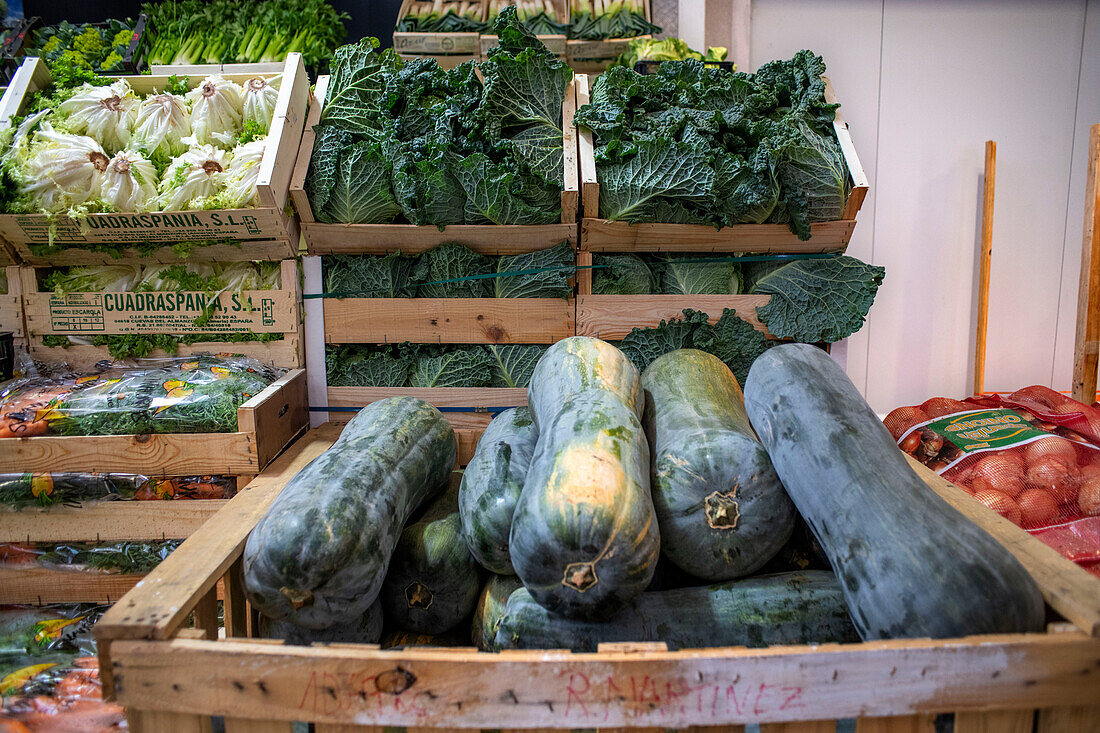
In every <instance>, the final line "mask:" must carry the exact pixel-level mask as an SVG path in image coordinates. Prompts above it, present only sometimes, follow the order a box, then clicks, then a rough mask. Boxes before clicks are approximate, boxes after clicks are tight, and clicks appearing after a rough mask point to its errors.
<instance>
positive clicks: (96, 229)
mask: <svg viewBox="0 0 1100 733" xmlns="http://www.w3.org/2000/svg"><path fill="white" fill-rule="evenodd" d="M42 63H43V62H42V61H41V60H39V59H33V58H28V59H27V61H26V62H24V66H25V67H27V66H29V67H30V68H29V70H28V71H27V72H26V73H25V74H21V75H20V74H17V77H16V79H15V80H13V84H12V86H10V87H9V88H8V91H7V92H6V94H5V97H4V102H3V108H4V109H3V112H2V114H0V119H2V120H6V121H7V122H8V124H9V125H11V126H12V127H13V129H14V132H13V134H12V140H11V143H10V145H9V146H8V147H7V149H6V151H5V153H4V155H3V170H4V173H5V178H6V180H7V182H8V185H7V186H5V187H4V200H3V204H4V205H3V211H4V213H3V214H2V215H0V232H2V234H3V236H4V238H5V239H6V240H7V241H8V242H9V243H11V244H12V245H13V246H14V247H15V248H16V249H17V250H18V252H19V254H20V256H21V257H22V258H23V259H24V260H26V261H29V262H34V258H41V259H39V260H38V262H37V263H36V264H77V263H78V262H72V261H69V262H66V261H65V259H64V256H65V253H67V252H68V251H69V250H70V249H74V248H75V249H78V250H88V249H91V250H97V249H99V250H102V249H105V248H104V247H103V246H102V245H108V246H107V247H106V249H107V250H109V251H111V252H112V253H114V252H117V251H118V250H120V249H121V250H123V252H127V253H128V252H129V251H130V250H131V249H132V250H136V254H144V255H146V256H148V255H149V254H151V253H154V252H155V253H156V254H157V256H158V257H160V258H161V261H165V260H166V259H178V258H179V254H178V253H174V252H172V250H171V249H170V248H169V247H168V246H166V243H169V244H170V243H179V242H185V241H201V242H207V243H211V244H213V245H214V246H213V247H211V248H209V249H206V248H203V249H202V250H200V251H202V252H203V255H207V256H211V257H216V258H218V259H221V260H226V259H238V260H241V259H244V260H256V259H265V258H280V257H285V256H290V255H293V254H294V253H295V252H296V244H297V223H296V221H295V220H294V217H293V216H288V215H287V214H286V213H285V212H284V211H283V208H284V204H285V202H286V197H287V188H286V187H287V185H288V181H289V177H290V169H291V167H292V166H293V162H294V161H293V154H290V155H288V154H287V152H286V151H287V150H288V149H289V150H294V148H295V146H296V145H297V143H298V141H299V140H300V138H301V126H302V124H303V121H304V118H305V113H306V108H307V106H308V102H309V84H308V80H307V78H306V74H305V70H304V66H303V64H302V58H301V55H300V54H296V53H295V54H291V55H290V56H289V57H288V59H287V61H286V64H285V65H284V67H283V72H282V74H278V75H268V76H263V77H260V76H255V75H247V74H229V75H225V76H221V75H212V76H208V77H206V78H205V79H204V78H201V77H195V78H191V77H185V78H183V79H180V78H176V77H174V76H154V75H142V76H128V77H119V78H110V77H95V78H88V77H87V76H85V77H76V78H72V77H64V78H57V79H54V78H53V77H52V75H51V74H50V72H49V71H47V70H45V68H44V67H43V66H41V64H42ZM16 81H18V82H19V83H18V84H16V83H15V82H16ZM21 115H23V117H21ZM225 239H238V240H243V241H244V242H245V244H244V245H242V246H240V247H233V246H231V245H230V246H226V245H224V244H219V243H220V241H221V240H225ZM57 245H65V246H64V247H63V248H58V247H57ZM59 249H60V251H58V250H59ZM187 249H188V250H193V249H197V248H194V247H188V248H187ZM233 250H236V253H235V255H234V254H233ZM191 254H192V255H193V256H195V252H193V251H192V252H191ZM43 260H45V261H44V262H43Z"/></svg>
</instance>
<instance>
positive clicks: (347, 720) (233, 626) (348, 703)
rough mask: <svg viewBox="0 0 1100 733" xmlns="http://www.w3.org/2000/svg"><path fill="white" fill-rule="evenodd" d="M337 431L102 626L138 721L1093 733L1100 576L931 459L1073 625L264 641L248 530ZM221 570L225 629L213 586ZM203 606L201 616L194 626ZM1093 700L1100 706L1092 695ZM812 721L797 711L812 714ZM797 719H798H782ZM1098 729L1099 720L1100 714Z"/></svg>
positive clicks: (269, 480)
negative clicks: (541, 640) (759, 645)
mask: <svg viewBox="0 0 1100 733" xmlns="http://www.w3.org/2000/svg"><path fill="white" fill-rule="evenodd" d="M337 435H338V428H337V427H336V426H333V425H326V426H324V427H322V428H319V429H316V430H314V431H312V432H310V433H309V434H308V435H307V436H306V437H305V438H304V439H302V440H301V441H299V442H298V443H297V444H296V445H295V446H294V447H293V448H292V450H291V451H289V452H288V453H286V454H285V455H283V456H282V457H280V458H279V459H278V460H276V462H275V463H274V464H272V466H271V467H270V468H269V469H268V470H267V471H265V472H264V473H263V474H262V475H261V476H259V477H258V478H257V479H256V480H255V481H253V482H252V483H251V484H250V485H249V487H248V488H247V489H246V490H245V491H243V492H241V493H239V494H238V495H237V496H236V497H235V498H233V499H232V500H230V502H229V504H227V505H226V507H225V508H224V509H222V510H221V511H220V512H218V514H217V515H215V516H214V517H213V518H212V519H211V520H210V521H209V522H207V523H206V524H205V525H204V526H203V527H202V528H201V529H199V530H198V531H197V532H196V533H195V534H194V535H192V536H191V538H190V539H189V540H188V541H187V542H185V543H184V544H183V546H182V547H180V549H179V550H177V551H176V552H175V553H173V554H172V555H171V556H170V557H169V558H168V559H167V560H165V561H164V562H163V563H162V564H161V565H160V566H159V567H158V568H157V569H156V570H154V571H153V573H152V574H150V576H149V577H148V578H147V580H146V582H145V583H143V584H142V585H141V586H139V587H136V588H135V589H134V590H133V591H131V592H130V593H128V594H127V595H126V597H125V598H123V599H122V600H121V601H120V602H119V603H118V604H117V605H116V606H115V607H114V608H113V609H111V610H110V611H109V612H108V613H107V614H106V615H105V616H104V617H103V619H102V620H101V621H100V623H99V625H98V626H97V627H96V637H97V639H98V641H99V650H100V668H101V670H102V674H103V682H104V689H105V692H106V694H107V696H108V697H109V698H111V699H115V700H117V701H118V702H120V703H121V704H123V705H125V706H126V707H127V708H128V717H129V720H130V725H131V727H132V728H133V729H134V730H137V731H150V730H157V731H168V730H172V731H202V730H208V729H209V728H208V727H207V726H209V724H210V723H209V716H211V715H216V716H224V717H225V727H226V731H227V732H228V733H234V732H236V731H282V732H287V731H290V727H291V723H290V721H295V720H297V721H310V722H313V723H314V724H315V725H316V730H317V731H318V733H336V732H339V733H350V732H351V731H358V730H363V731H370V730H378V726H408V727H410V728H411V729H413V730H435V729H448V730H450V729H457V728H490V729H519V728H537V729H544V730H545V729H570V728H572V729H576V728H598V729H600V730H612V729H619V728H622V729H637V728H648V729H650V730H653V729H667V728H687V727H691V728H692V729H693V730H694V729H696V728H695V726H702V727H704V728H703V729H706V728H712V729H714V730H719V729H720V730H722V731H740V730H741V728H740V726H741V725H743V724H745V723H761V724H762V725H761V730H762V731H763V733H777V732H778V731H784V732H786V731H796V730H797V731H818V730H821V731H825V730H829V731H831V730H834V727H835V723H834V722H833V721H835V720H836V719H838V718H858V719H859V721H858V723H857V730H858V731H861V732H862V733H866V732H868V731H891V732H893V731H898V732H900V731H928V732H929V733H931V731H932V729H933V728H932V720H933V715H934V714H935V713H940V712H953V713H955V716H956V717H955V726H956V727H955V730H956V731H958V732H959V733H975V732H977V731H1017V730H1019V731H1030V730H1031V729H1032V720H1033V719H1034V718H1035V716H1036V710H1037V709H1038V711H1039V712H1038V720H1039V730H1040V731H1044V732H1053V731H1079V730H1085V729H1086V725H1091V726H1095V725H1096V724H1097V720H1098V718H1097V715H1100V709H1098V708H1097V707H1096V706H1097V705H1098V703H1100V698H1098V697H1097V694H1096V693H1097V690H1098V689H1100V639H1098V638H1096V636H1097V635H1100V603H1098V601H1100V580H1098V579H1096V578H1094V577H1092V576H1090V575H1088V574H1087V573H1086V572H1084V571H1083V570H1081V569H1080V568H1078V567H1077V566H1075V565H1073V563H1071V562H1070V561H1068V560H1066V559H1065V558H1063V557H1061V556H1060V555H1058V553H1057V552H1055V551H1054V550H1052V549H1051V548H1049V547H1047V546H1045V545H1043V544H1042V543H1041V542H1039V541H1038V540H1035V539H1034V538H1032V537H1030V536H1029V535H1028V534H1027V533H1026V532H1024V531H1023V530H1021V529H1019V528H1017V527H1015V526H1014V525H1011V524H1010V523H1008V522H1007V521H1005V520H1003V519H1001V518H1000V517H998V516H996V515H994V514H992V513H991V512H989V511H988V510H987V509H986V508H985V507H984V506H982V505H981V504H979V503H978V502H976V501H975V500H974V499H972V498H971V497H969V496H968V495H966V494H964V493H963V492H961V491H960V490H958V489H957V488H955V487H954V486H952V485H951V484H949V483H948V482H946V481H944V480H943V479H941V478H939V477H938V476H936V475H935V474H932V473H931V472H929V471H928V470H927V469H924V468H923V467H921V466H915V467H916V470H918V471H919V472H920V473H921V476H922V477H923V478H924V479H925V481H926V482H927V483H928V484H929V486H931V488H932V489H933V490H935V491H936V492H937V493H938V494H940V495H941V496H943V497H944V498H945V499H946V500H947V501H949V502H950V503H951V504H952V505H954V506H955V507H956V508H958V509H959V510H960V511H962V512H963V513H964V514H965V515H967V516H968V517H969V518H970V519H971V520H973V521H975V522H976V523H979V524H981V525H982V526H983V527H985V528H986V529H987V530H988V531H989V532H990V533H991V534H993V535H994V536H995V537H996V538H997V539H998V540H1000V541H1001V542H1002V544H1004V545H1005V547H1006V548H1007V549H1008V551H1010V552H1012V553H1013V554H1014V555H1015V556H1016V557H1017V558H1019V559H1020V561H1021V562H1023V563H1024V565H1025V566H1026V567H1027V569H1028V571H1029V572H1030V573H1031V574H1032V575H1033V577H1035V579H1036V580H1037V581H1038V583H1039V584H1040V586H1041V588H1042V590H1043V594H1044V597H1045V598H1046V600H1047V603H1048V604H1049V605H1050V606H1051V608H1052V609H1053V610H1054V611H1056V612H1057V613H1058V614H1061V615H1062V616H1064V617H1065V618H1066V619H1068V620H1069V622H1071V623H1056V624H1054V625H1052V626H1051V627H1049V628H1048V631H1047V633H1042V634H1015V635H999V636H978V637H967V638H961V639H946V640H937V641H933V640H929V639H907V640H896V641H881V642H869V643H860V644H823V645H814V646H790V647H772V648H768V649H745V648H723V649H700V650H683V651H677V652H670V651H667V650H665V649H663V648H662V645H659V644H612V645H603V646H601V648H600V650H599V651H598V652H597V653H595V654H573V653H570V652H568V651H560V650H559V651H512V652H502V653H497V654H490V653H480V652H477V651H476V650H473V649H454V648H450V649H446V648H441V649H425V648H408V649H394V650H380V649H379V648H378V647H377V646H376V645H371V644H328V645H318V644H315V645H313V646H308V647H295V646H284V645H283V644H282V643H281V642H279V641H267V640H259V639H253V638H249V637H250V636H252V631H253V629H255V620H254V618H253V612H251V611H250V609H249V607H248V605H247V603H246V601H245V597H244V591H243V587H242V583H241V553H242V550H243V548H244V543H245V540H246V538H247V536H248V533H249V532H250V531H251V529H252V527H253V526H254V525H255V524H256V522H257V521H258V520H259V518H260V517H261V516H262V515H263V514H264V512H265V511H266V509H267V507H268V506H269V505H270V503H271V501H272V500H273V499H274V498H275V497H276V496H277V495H278V493H279V492H280V491H281V490H282V488H283V486H284V485H285V484H286V482H287V481H288V480H289V478H290V477H291V476H293V475H294V474H295V473H296V472H297V471H298V470H299V469H300V468H302V467H303V466H304V465H305V464H306V463H308V462H309V461H310V460H312V459H313V458H315V457H317V456H318V455H320V454H321V453H322V452H323V451H324V450H325V449H326V448H327V447H329V446H330V445H331V444H332V442H333V441H334V440H335V439H336V437H337ZM219 580H224V583H225V595H224V597H225V604H226V610H225V622H226V629H225V638H224V639H220V640H219V632H218V627H217V621H216V616H214V614H213V613H211V612H210V609H212V608H214V598H215V595H214V594H215V592H216V584H217V583H218V581H219ZM191 618H194V619H195V625H196V626H197V628H188V622H189V620H190V619H191ZM1090 706H1091V707H1090ZM796 721H797V722H796ZM784 724H791V725H790V726H789V727H785V725H784ZM1092 729H1095V728H1092Z"/></svg>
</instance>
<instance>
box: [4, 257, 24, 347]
mask: <svg viewBox="0 0 1100 733" xmlns="http://www.w3.org/2000/svg"><path fill="white" fill-rule="evenodd" d="M19 270H20V268H18V267H8V268H6V270H5V273H4V274H5V275H7V278H8V292H7V293H4V294H0V331H11V332H12V333H13V334H14V335H15V342H16V343H17V344H23V345H25V341H24V337H25V332H24V327H23V299H22V298H21V297H20V293H21V285H22V283H21V282H20V279H19Z"/></svg>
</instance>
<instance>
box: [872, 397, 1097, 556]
mask: <svg viewBox="0 0 1100 733" xmlns="http://www.w3.org/2000/svg"><path fill="white" fill-rule="evenodd" d="M884 422H885V425H886V428H887V429H888V430H889V431H890V432H891V434H892V435H893V436H894V439H895V440H897V441H898V446H899V447H900V448H901V449H902V450H903V451H904V452H906V453H908V454H910V455H912V456H913V457H914V458H916V459H917V460H918V461H920V462H921V463H923V464H924V465H926V466H928V467H929V468H931V469H932V470H934V471H936V472H937V473H939V474H940V475H942V476H943V477H944V478H946V479H948V480H949V481H951V482H952V483H954V484H955V485H957V486H959V487H960V488H961V489H963V490H964V491H966V492H967V493H969V494H971V495H972V496H973V497H974V498H975V499H977V500H978V501H980V502H982V503H983V504H985V505H986V506H988V507H989V508H990V509H992V510H993V511H995V512H997V513H998V514H1000V515H1001V516H1003V517H1005V518H1006V519H1008V520H1009V521H1011V522H1013V523H1014V524H1016V525H1018V526H1020V527H1023V528H1024V529H1026V530H1027V531H1028V532H1030V533H1031V534H1032V535H1033V536H1035V537H1037V538H1038V539H1040V540H1042V541H1043V542H1044V543H1046V544H1047V545H1049V546H1051V547H1053V548H1054V549H1056V550H1058V551H1059V552H1060V553H1062V554H1063V555H1064V556H1066V557H1068V558H1069V559H1071V560H1073V561H1075V562H1077V563H1079V564H1081V565H1083V566H1084V567H1085V568H1086V569H1088V570H1090V572H1093V573H1094V574H1097V575H1100V438H1098V436H1100V410H1097V409H1096V408H1095V407H1092V406H1090V405H1085V404H1082V403H1080V402H1077V401H1075V400H1073V399H1071V398H1069V397H1067V396H1065V395H1062V394H1059V393H1058V392H1055V391H1053V390H1051V389H1048V388H1046V387H1027V388H1025V389H1021V390H1019V391H1017V392H1014V393H1012V394H1010V395H1007V396H999V395H992V396H986V395H983V396H981V397H975V398H970V399H967V400H965V401H960V400H953V399H950V398H944V397H935V398H932V399H930V400H927V401H925V402H924V403H923V404H921V405H915V406H909V407H899V408H897V409H896V410H894V411H893V412H891V413H890V414H889V415H887V416H886V419H885V421H884Z"/></svg>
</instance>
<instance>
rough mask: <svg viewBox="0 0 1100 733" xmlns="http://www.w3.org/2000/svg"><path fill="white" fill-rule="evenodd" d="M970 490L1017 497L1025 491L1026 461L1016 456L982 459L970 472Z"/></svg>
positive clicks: (997, 456)
mask: <svg viewBox="0 0 1100 733" xmlns="http://www.w3.org/2000/svg"><path fill="white" fill-rule="evenodd" d="M970 488H972V489H973V490H974V492H975V493H977V492H979V491H997V492H1000V493H1002V494H1006V495H1008V496H1009V497H1013V496H1016V495H1017V494H1019V493H1020V492H1021V491H1023V490H1024V459H1023V458H1021V457H1020V456H1019V455H1015V454H1010V455H996V456H986V457H985V458H982V459H981V460H980V461H978V462H977V463H975V464H974V468H973V470H972V471H971V472H970Z"/></svg>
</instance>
